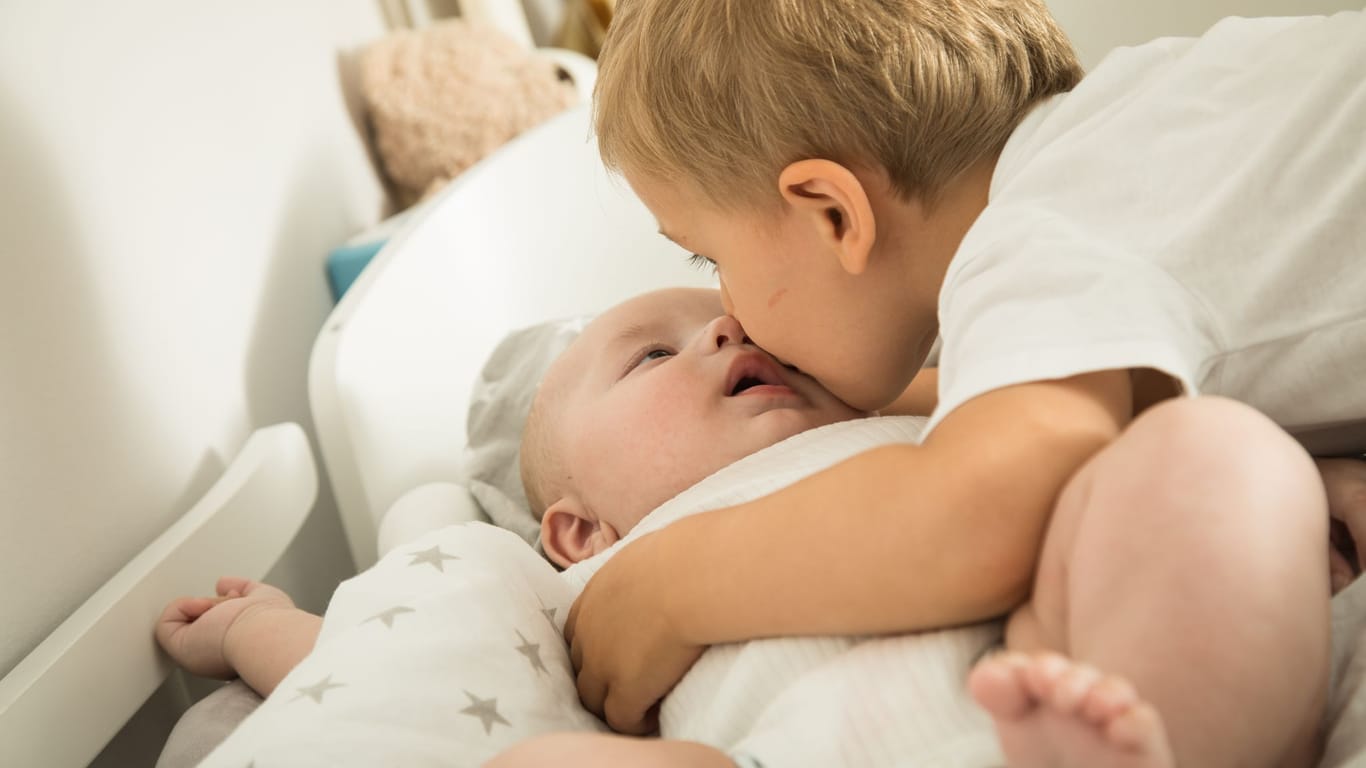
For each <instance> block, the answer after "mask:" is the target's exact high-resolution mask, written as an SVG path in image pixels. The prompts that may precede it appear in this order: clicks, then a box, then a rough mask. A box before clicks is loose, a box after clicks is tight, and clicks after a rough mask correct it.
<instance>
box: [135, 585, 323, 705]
mask: <svg viewBox="0 0 1366 768" xmlns="http://www.w3.org/2000/svg"><path fill="white" fill-rule="evenodd" d="M217 593H218V594H217V596H216V597H182V598H179V599H176V600H173V601H171V603H170V604H169V605H167V606H166V610H165V611H163V612H162V614H161V619H160V620H159V621H158V622H157V627H156V638H157V642H158V643H160V644H161V647H162V648H163V649H165V651H166V653H167V654H169V655H170V656H171V658H172V659H173V660H174V661H175V662H176V663H177V664H179V665H180V666H181V667H183V668H184V669H185V670H186V671H188V672H191V673H193V674H196V675H199V676H201V677H216V678H220V679H227V678H231V677H233V676H236V677H240V678H242V681H243V682H245V683H246V684H247V685H249V686H251V688H252V689H253V690H255V691H256V692H257V693H259V694H261V695H262V696H269V695H270V692H271V691H273V690H275V686H277V685H279V683H280V681H281V680H282V679H284V677H285V675H287V674H289V672H290V670H292V669H293V668H294V667H295V666H296V665H297V664H298V663H299V662H300V661H302V660H303V658H304V657H305V656H307V655H308V653H309V652H310V651H311V650H313V645H314V643H315V642H317V639H318V631H319V630H320V629H321V628H322V618H321V617H319V616H315V615H313V614H311V613H308V612H307V611H302V610H300V609H298V608H296V607H295V606H294V601H293V600H290V599H289V596H288V595H286V594H285V593H284V592H282V591H280V590H278V589H276V588H275V587H272V586H270V585H268V584H261V583H260V582H255V581H249V580H247V579H240V578H236V577H231V576H225V577H224V578H222V579H219V580H218V585H217Z"/></svg>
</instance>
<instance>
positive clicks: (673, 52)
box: [595, 0, 1082, 410]
mask: <svg viewBox="0 0 1366 768" xmlns="http://www.w3.org/2000/svg"><path fill="white" fill-rule="evenodd" d="M599 65H600V66H599V75H598V79H597V86H596V91H595V100H596V107H595V116H596V117H595V119H596V131H597V135H598V144H599V147H600V149H601V152H602V156H603V158H604V160H605V161H606V163H607V164H608V165H609V166H611V167H612V168H614V169H616V170H619V171H621V172H622V174H623V175H624V176H625V177H626V179H627V180H628V181H629V182H630V184H631V186H632V188H633V189H634V190H635V191H636V193H637V194H638V195H639V196H640V198H641V199H642V200H643V201H644V202H645V204H646V206H647V207H649V208H650V210H651V211H652V212H653V213H654V214H655V218H656V219H658V221H659V224H660V229H661V232H663V233H666V236H668V237H670V239H673V240H674V241H676V242H678V243H679V244H680V245H681V246H683V247H684V248H686V249H687V250H689V251H692V252H693V253H695V254H698V255H700V257H701V258H704V259H705V260H707V261H710V262H712V263H713V264H715V266H716V267H717V269H718V272H719V277H720V282H721V289H722V293H723V300H724V302H725V308H726V311H727V312H728V313H730V314H731V315H734V316H735V317H736V318H737V319H738V320H739V321H740V322H741V323H742V324H743V325H744V327H745V329H746V330H747V331H748V332H749V334H750V336H751V337H752V338H753V339H754V340H755V341H756V342H757V343H758V344H760V345H761V346H763V347H764V348H765V349H767V350H769V351H770V352H772V353H773V354H774V355H776V356H778V357H779V358H781V359H783V360H784V361H786V362H788V363H791V364H793V365H795V366H797V367H799V368H800V369H801V370H803V371H806V372H807V373H809V374H810V375H812V376H814V377H815V378H816V379H818V380H819V381H820V382H821V384H823V385H824V386H825V387H827V388H828V389H830V390H831V391H832V392H834V393H835V394H836V395H838V396H839V397H840V398H841V399H843V400H844V401H845V402H847V403H850V404H852V405H856V406H858V407H860V408H866V409H870V410H875V409H880V408H882V407H885V406H886V405H887V404H889V403H890V402H892V401H893V400H894V399H895V398H896V397H897V396H898V395H900V394H901V392H902V391H903V390H904V389H905V387H906V385H907V384H908V383H909V381H910V378H911V377H912V376H914V375H915V372H916V371H917V370H919V368H920V366H921V364H922V363H923V361H924V359H925V355H926V354H927V353H928V352H929V349H930V345H931V344H932V343H933V341H934V339H935V337H936V335H937V332H938V325H937V323H938V319H937V307H938V299H939V293H940V288H941V286H942V284H943V281H944V275H945V271H946V269H947V265H948V262H949V260H950V259H951V258H952V256H953V254H954V253H955V251H956V250H957V248H958V244H959V243H960V242H961V240H962V238H963V236H964V234H965V233H966V231H967V229H968V228H969V227H970V226H971V225H972V223H973V221H974V220H975V219H976V216H977V214H978V213H980V212H981V210H982V207H983V206H985V204H986V199H987V188H988V186H989V183H990V178H991V173H992V169H993V168H994V163H995V159H996V157H997V156H998V154H999V152H1000V150H1001V149H1002V147H1003V146H1004V145H1005V143H1006V140H1007V139H1008V138H1009V136H1010V135H1011V133H1012V132H1013V131H1014V130H1015V128H1016V127H1017V126H1018V125H1019V123H1020V121H1021V120H1022V119H1023V118H1024V116H1025V115H1026V114H1027V113H1028V112H1029V110H1030V109H1031V108H1033V107H1034V106H1035V105H1036V104H1038V103H1039V102H1040V101H1042V100H1044V99H1046V98H1048V97H1049V96H1051V95H1054V94H1057V93H1061V92H1064V91H1067V90H1069V89H1071V88H1072V86H1073V85H1075V84H1076V83H1077V82H1078V80H1080V78H1081V72H1082V71H1081V67H1080V65H1079V64H1078V62H1077V59H1076V57H1075V54H1074V53H1073V51H1072V48H1071V45H1070V44H1069V43H1068V41H1067V38H1066V36H1065V35H1064V34H1063V33H1062V31H1061V29H1060V28H1059V27H1058V26H1057V24H1056V23H1055V22H1054V20H1053V18H1052V17H1051V16H1050V15H1049V13H1048V9H1047V8H1046V6H1045V4H1044V0H1011V1H1010V2H1003V0H841V1H840V2H832V1H831V0H784V2H759V1H757V0H692V1H690V2H679V1H678V0H620V1H619V2H618V4H617V9H616V14H615V15H614V17H613V19H612V25H611V27H610V29H609V31H608V35H607V39H606V41H605V43H604V47H603V51H602V54H601V56H600V58H599Z"/></svg>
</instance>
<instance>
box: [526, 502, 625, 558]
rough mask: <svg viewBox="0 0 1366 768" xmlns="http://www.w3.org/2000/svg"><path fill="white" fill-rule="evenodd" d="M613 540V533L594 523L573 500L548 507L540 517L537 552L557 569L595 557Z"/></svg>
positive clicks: (610, 527)
mask: <svg viewBox="0 0 1366 768" xmlns="http://www.w3.org/2000/svg"><path fill="white" fill-rule="evenodd" d="M617 539H618V536H617V532H616V529H614V528H613V527H612V526H611V525H608V524H607V523H605V522H600V521H599V520H597V519H596V518H595V517H594V516H593V515H592V514H591V513H590V512H589V511H588V510H587V509H585V508H584V506H583V505H582V504H581V503H579V501H578V500H577V499H574V498H562V499H560V500H559V501H557V502H555V503H554V504H551V505H550V508H549V509H547V510H546V511H545V515H543V516H542V517H541V548H542V549H544V550H545V554H546V556H547V557H549V558H550V560H551V562H553V563H555V564H556V565H558V566H560V567H561V568H568V567H569V566H571V565H573V564H574V563H577V562H579V561H580V560H586V559H588V558H589V557H592V556H593V555H596V554H597V553H599V552H601V551H603V550H604V549H607V548H608V547H610V546H612V545H613V544H615V543H616V541H617Z"/></svg>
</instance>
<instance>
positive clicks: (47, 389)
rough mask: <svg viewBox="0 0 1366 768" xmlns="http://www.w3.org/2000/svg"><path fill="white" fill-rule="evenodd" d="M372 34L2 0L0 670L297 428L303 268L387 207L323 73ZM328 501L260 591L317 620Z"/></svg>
mask: <svg viewBox="0 0 1366 768" xmlns="http://www.w3.org/2000/svg"><path fill="white" fill-rule="evenodd" d="M383 31H384V29H383V22H382V19H381V14H380V12H379V8H378V5H377V4H376V3H375V2H373V0H290V2H285V3H281V2H271V1H270V0H238V1H237V2H233V3H187V2H181V1H179V0H124V1H123V2H119V3H89V2H81V1H80V0H43V2H4V3H0V583H3V584H5V585H6V586H5V588H4V589H0V674H3V673H4V672H7V671H8V670H9V669H11V668H12V667H13V666H14V665H15V664H16V663H17V662H18V661H19V659H21V658H22V657H23V655H24V654H26V653H27V652H28V651H29V650H30V649H31V648H32V647H33V646H34V645H36V644H37V643H38V642H39V641H40V640H41V639H42V638H43V637H44V636H45V635H46V634H47V633H48V632H49V631H50V630H51V629H52V628H53V627H55V626H56V625H57V624H58V623H59V622H60V621H61V620H62V619H63V618H65V617H66V615H67V614H68V613H70V612H71V611H72V610H73V609H74V608H75V607H76V606H77V605H79V604H80V603H81V602H82V601H83V600H84V599H85V598H86V597H87V596H88V595H90V594H91V593H92V592H94V591H95V589H96V588H97V587H99V586H100V585H101V584H102V583H103V582H104V581H105V580H106V579H107V578H108V577H109V575H110V574H112V573H113V572H114V571H116V570H117V569H118V568H119V567H120V566H121V565H122V564H123V563H124V562H125V561H127V560H128V559H129V558H130V557H131V556H132V555H134V554H135V553H137V552H138V551H139V550H140V549H141V548H142V547H143V546H144V545H145V544H146V543H147V542H149V541H150V540H151V539H152V538H154V537H155V536H156V535H157V534H158V533H160V532H161V531H162V530H163V529H164V528H165V527H166V526H167V525H168V524H169V523H170V522H171V521H172V520H174V519H175V518H176V517H177V516H178V515H179V514H180V513H182V512H183V511H185V510H186V509H187V508H188V507H189V506H190V504H192V503H193V501H194V500H195V499H196V498H197V497H198V496H199V495H200V494H201V493H202V492H203V491H204V490H205V489H206V488H207V487H208V486H209V485H210V484H212V482H213V481H214V480H216V479H217V477H218V476H219V475H220V473H221V471H222V470H223V468H224V466H225V463H226V462H228V461H230V460H231V459H232V457H233V456H234V455H235V454H236V453H237V451H238V449H239V448H240V447H241V446H242V444H243V442H244V441H245V439H246V437H247V435H248V434H249V433H250V432H251V430H252V429H254V428H255V427H258V426H263V425H266V424H270V423H274V422H278V421H283V420H290V421H299V422H303V423H305V425H307V424H308V423H309V417H308V405H307V397H306V368H307V360H308V351H309V348H310V346H311V344H312V340H313V337H314V336H315V334H316V332H317V330H318V328H319V327H320V326H321V324H322V322H323V319H324V318H325V316H326V313H327V312H328V311H329V309H330V300H329V297H328V294H327V289H326V284H325V281H324V277H323V272H322V263H323V258H324V256H325V254H326V251H327V250H328V249H329V248H331V247H333V246H334V245H336V244H338V243H339V242H341V241H342V240H344V239H345V238H346V237H347V236H349V235H350V234H352V233H353V232H355V231H356V230H358V229H360V228H362V227H364V226H365V225H367V224H369V223H372V222H374V221H375V220H376V219H377V218H378V217H379V216H380V214H381V212H382V207H383V194H382V190H381V189H380V187H379V185H378V183H377V182H376V179H375V176H374V173H373V171H372V169H371V165H370V162H369V159H368V158H367V156H366V152H365V150H364V148H363V144H362V143H361V140H360V137H359V135H358V132H357V127H356V122H355V118H354V109H350V108H348V104H347V101H346V99H345V98H344V97H343V93H342V89H341V87H340V85H339V71H341V65H340V61H339V53H340V52H341V51H343V50H345V49H348V48H352V47H354V46H355V45H357V44H360V43H363V42H365V41H368V40H370V39H373V38H374V37H377V36H378V35H380V34H382V33H383ZM323 482H324V488H323V495H322V497H321V499H320V503H319V505H318V507H317V509H315V512H314V514H313V515H312V517H311V518H310V520H309V522H308V523H307V524H306V525H305V529H304V532H303V534H302V535H301V536H300V537H299V540H298V541H296V544H295V546H294V547H292V548H291V550H290V553H289V554H288V555H287V556H286V559H285V561H284V562H283V563H282V565H281V566H280V567H279V568H277V569H276V572H275V574H273V578H274V579H275V580H276V581H277V582H279V583H280V584H281V585H282V586H285V587H286V588H288V589H290V590H291V591H293V592H294V593H295V594H296V595H297V596H298V597H299V598H300V599H301V602H303V603H304V604H305V605H307V606H309V607H312V608H314V609H320V608H321V607H322V606H323V605H324V604H325V601H326V598H327V596H328V595H329V594H330V593H331V590H332V588H333V586H334V585H335V583H336V582H337V581H338V580H339V579H341V578H344V577H345V576H346V575H348V573H349V570H350V562H349V559H348V557H347V555H346V548H345V545H344V541H343V538H342V534H341V529H340V526H339V524H338V522H337V519H336V513H335V509H334V508H333V505H332V503H331V500H330V495H329V494H328V493H327V492H326V485H325V483H326V480H325V479H324V481H323ZM211 588H212V585H211V584H199V585H190V584H187V585H185V589H186V591H187V592H196V591H200V590H206V589H211ZM149 629H150V628H149ZM173 716H174V711H173V708H166V711H165V712H164V713H163V714H162V715H161V716H160V717H161V718H162V720H163V721H164V720H165V719H166V718H169V717H173ZM163 724H164V723H163ZM71 727H79V724H76V723H65V724H54V733H59V732H60V730H59V729H60V728H71ZM135 754H139V753H136V752H127V753H126V756H125V758H123V759H111V760H110V761H108V762H109V764H118V763H124V764H129V765H132V764H142V763H143V758H142V757H136V758H134V757H129V756H131V755H135ZM152 754H153V755H154V754H155V752H153V753H152ZM147 764H150V763H147Z"/></svg>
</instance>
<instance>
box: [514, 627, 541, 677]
mask: <svg viewBox="0 0 1366 768" xmlns="http://www.w3.org/2000/svg"><path fill="white" fill-rule="evenodd" d="M513 631H514V632H517V630H513ZM517 637H519V638H521V640H522V644H521V645H519V646H517V652H518V653H520V654H522V655H523V656H525V657H526V660H527V661H529V662H531V668H532V669H534V670H536V671H537V672H545V673H546V674H550V670H548V669H546V668H545V663H544V662H542V661H541V645H540V643H532V642H531V641H529V640H527V639H526V638H525V637H522V633H521V632H517Z"/></svg>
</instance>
